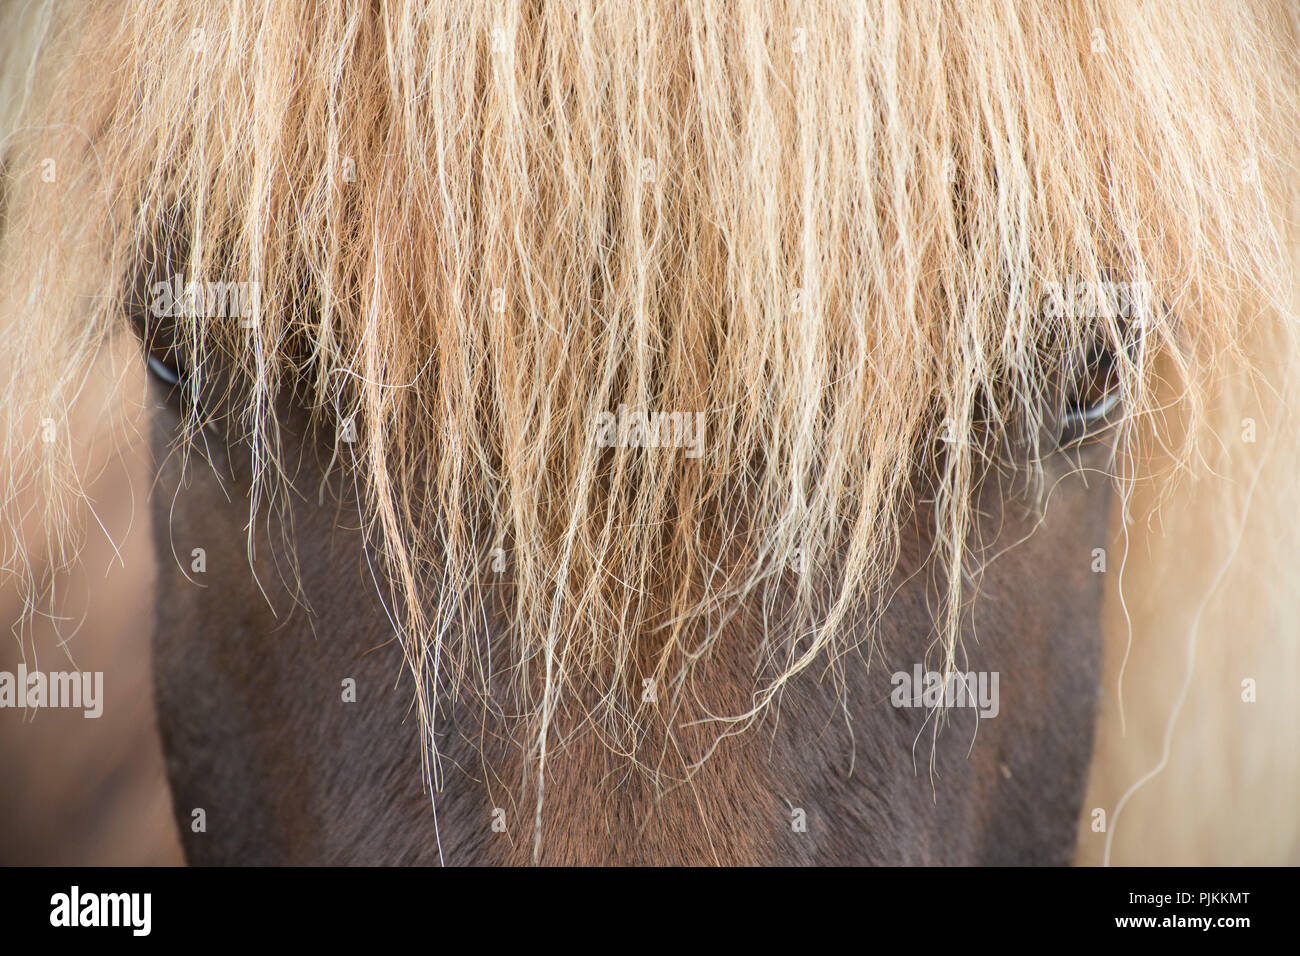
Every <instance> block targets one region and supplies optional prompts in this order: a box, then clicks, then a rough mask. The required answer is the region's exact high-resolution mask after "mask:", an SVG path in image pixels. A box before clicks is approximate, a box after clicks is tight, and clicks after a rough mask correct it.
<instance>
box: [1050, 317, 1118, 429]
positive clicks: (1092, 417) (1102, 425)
mask: <svg viewBox="0 0 1300 956" xmlns="http://www.w3.org/2000/svg"><path fill="white" fill-rule="evenodd" d="M1070 381H1071V383H1072V384H1071V386H1070V387H1069V389H1068V391H1067V394H1066V395H1065V406H1064V409H1063V412H1062V415H1061V439H1060V441H1061V444H1062V445H1063V446H1064V445H1071V444H1074V443H1076V442H1080V441H1084V440H1086V439H1088V438H1095V437H1096V436H1097V435H1098V434H1099V433H1100V432H1102V431H1104V430H1105V429H1106V427H1107V426H1108V425H1110V424H1111V421H1112V419H1113V417H1114V414H1115V412H1116V411H1117V410H1118V409H1119V407H1120V388H1119V373H1118V369H1117V368H1116V364H1115V355H1114V352H1112V351H1111V348H1110V346H1109V345H1108V344H1106V343H1104V342H1095V343H1093V344H1092V345H1090V346H1089V347H1088V349H1087V351H1086V353H1085V354H1084V356H1083V357H1082V361H1081V362H1080V363H1079V366H1078V368H1077V370H1076V371H1075V374H1073V375H1071V376H1070Z"/></svg>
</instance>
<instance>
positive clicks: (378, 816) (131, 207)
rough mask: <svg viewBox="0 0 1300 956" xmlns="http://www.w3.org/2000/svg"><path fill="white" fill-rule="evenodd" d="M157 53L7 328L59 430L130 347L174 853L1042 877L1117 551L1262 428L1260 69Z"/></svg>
mask: <svg viewBox="0 0 1300 956" xmlns="http://www.w3.org/2000/svg"><path fill="white" fill-rule="evenodd" d="M155 6H156V7H157V8H158V9H156V10H155V11H153V12H152V13H150V14H149V15H148V16H147V17H146V16H145V14H143V13H142V12H137V11H128V12H125V13H122V12H121V11H117V10H115V9H113V8H112V6H111V5H107V4H104V5H94V6H93V12H92V13H91V14H90V15H89V16H88V17H86V16H82V17H79V18H78V20H77V22H75V23H73V22H71V21H69V22H62V21H61V20H60V19H59V18H58V17H57V16H56V17H55V19H54V22H53V23H52V24H50V25H48V31H47V35H46V39H45V40H44V43H45V46H44V47H43V48H42V51H43V52H42V53H41V55H39V56H38V57H37V58H36V60H35V61H33V62H34V66H33V68H32V71H31V72H32V77H33V79H32V81H31V83H30V87H31V89H30V90H29V91H28V93H27V99H26V102H27V106H26V109H27V111H28V112H27V114H25V115H26V116H28V117H35V118H34V119H29V120H28V127H29V128H28V127H25V128H24V129H25V132H23V133H22V135H17V134H16V135H15V141H16V143H17V145H16V146H14V147H13V150H12V155H13V157H14V158H13V159H12V160H11V166H12V167H13V168H14V169H16V170H18V172H17V173H15V174H13V176H12V179H13V181H12V182H11V183H10V190H9V195H10V201H9V202H10V210H9V224H8V225H7V228H6V235H5V240H6V243H7V247H6V248H7V254H8V255H9V257H10V259H9V261H10V263H11V266H10V269H11V271H10V274H11V275H21V276H24V277H28V278H30V280H31V281H29V282H28V281H18V282H11V283H9V284H8V285H9V286H10V287H12V288H11V289H10V290H9V292H10V302H9V307H8V309H7V312H6V314H7V315H10V316H13V315H17V314H18V312H19V311H22V312H23V314H24V315H26V316H28V318H27V319H26V320H25V321H24V322H22V323H17V322H16V321H15V322H12V323H11V324H13V325H14V327H15V329H18V327H19V325H21V329H18V331H21V334H22V336H23V338H22V340H21V343H22V344H21V345H20V346H19V348H17V349H14V350H13V354H14V355H15V356H19V357H20V358H22V359H23V360H24V361H25V364H26V367H28V368H30V370H31V380H32V381H34V382H37V383H38V385H37V387H36V388H35V393H36V395H37V398H36V399H35V400H33V401H28V402H26V403H24V405H23V408H24V409H26V411H22V412H20V413H11V414H27V415H40V416H42V417H46V418H53V419H54V420H55V422H56V426H57V422H58V421H59V420H61V416H62V415H63V412H62V411H61V409H63V408H64V407H65V406H66V404H67V403H68V401H69V400H70V397H71V394H72V392H73V391H74V389H72V387H71V382H72V380H73V379H74V378H75V376H72V375H70V372H69V370H70V369H76V368H78V367H79V363H84V362H85V361H87V360H88V357H89V356H90V355H92V354H93V353H94V351H95V349H96V348H97V347H98V346H99V344H100V343H101V342H102V340H103V338H104V337H105V336H107V335H109V334H110V332H111V331H113V330H117V329H126V328H131V327H134V328H135V329H136V331H137V332H138V333H139V334H140V336H141V338H142V340H143V343H144V346H145V351H146V353H147V355H148V364H149V368H150V369H151V373H152V375H151V381H152V383H153V384H152V385H151V389H152V391H151V396H152V397H151V402H152V404H151V412H150V415H151V419H152V426H151V427H152V435H153V447H154V450H155V452H156V458H157V461H158V463H159V468H160V479H159V482H158V484H157V486H156V487H155V488H154V489H153V492H152V498H151V500H152V502H153V522H154V532H155V541H156V545H157V557H158V561H159V567H160V571H159V582H158V592H157V607H158V622H157V633H156V648H157V662H156V667H157V671H158V681H157V683H158V692H159V706H160V714H161V724H162V730H163V736H164V743H165V745H166V748H167V751H168V760H169V769H170V774H171V780H172V784H173V788H174V793H175V797H176V801H177V808H178V815H179V817H180V818H181V820H182V822H183V827H182V829H183V831H186V830H187V829H188V828H187V826H185V825H184V824H186V823H188V820H189V816H188V814H189V810H190V808H193V807H200V806H202V807H208V808H211V807H219V808H220V812H221V814H222V816H223V817H224V818H225V819H238V820H240V821H244V823H242V824H241V825H239V826H232V827H230V828H229V829H228V830H226V831H224V833H223V835H222V838H221V839H212V838H210V837H204V838H191V839H190V840H189V850H190V852H191V854H192V855H194V856H195V857H196V858H221V859H254V858H256V859H267V860H278V859H304V860H305V859H353V860H380V859H394V858H396V859H437V858H438V857H439V855H440V854H442V855H443V856H444V857H445V858H447V859H450V860H452V861H476V860H483V861H491V860H496V861H510V860H519V861H525V860H529V859H534V860H547V861H557V862H564V861H577V860H589V861H610V862H616V861H618V862H621V861H683V862H691V861H714V860H717V861H742V862H744V861H752V862H766V861H779V860H802V861H819V862H837V861H847V860H870V861H914V862H918V861H924V862H947V861H981V860H982V861H1055V862H1064V861H1067V860H1069V859H1070V858H1071V854H1072V852H1073V848H1074V842H1075V830H1076V821H1077V819H1078V817H1079V813H1080V810H1081V807H1082V805H1083V798H1084V791H1085V784H1086V781H1087V772H1088V767H1089V761H1090V758H1091V756H1092V753H1093V727H1094V725H1095V722H1096V713H1097V701H1098V695H1099V691H1100V688H1101V687H1102V679H1101V648H1102V645H1101V634H1102V631H1103V622H1104V617H1105V615H1106V614H1108V613H1112V612H1111V611H1108V608H1110V609H1113V608H1114V607H1115V606H1119V607H1121V609H1122V610H1124V611H1125V612H1126V611H1127V606H1126V605H1124V604H1123V603H1122V601H1121V603H1120V604H1118V605H1116V604H1114V603H1111V604H1108V603H1107V601H1108V599H1109V600H1110V601H1111V602H1114V601H1116V600H1117V597H1116V596H1117V594H1120V593H1121V592H1120V590H1119V589H1118V586H1117V584H1116V580H1117V578H1119V577H1120V576H1121V572H1122V569H1123V568H1124V566H1125V563H1126V561H1127V560H1128V555H1129V553H1130V544H1131V541H1132V538H1133V536H1134V535H1136V534H1137V533H1138V532H1137V531H1135V530H1134V529H1135V528H1137V527H1142V528H1143V529H1145V530H1144V531H1143V532H1142V533H1143V534H1145V533H1149V529H1150V528H1152V527H1154V525H1152V524H1151V521H1150V516H1151V514H1153V513H1154V508H1153V507H1152V508H1151V509H1148V510H1144V511H1142V513H1140V514H1137V515H1136V516H1135V515H1134V513H1133V508H1132V505H1133V503H1134V502H1142V503H1143V505H1144V507H1145V506H1146V504H1148V503H1149V502H1150V500H1151V499H1153V498H1158V497H1159V496H1160V495H1162V494H1166V493H1169V492H1170V490H1171V489H1174V488H1176V487H1177V485H1176V482H1175V479H1176V478H1177V477H1178V476H1179V475H1180V474H1182V473H1185V472H1186V473H1204V474H1210V473H1213V472H1215V471H1216V470H1219V471H1232V472H1233V473H1234V474H1237V475H1241V474H1245V473H1247V472H1249V474H1251V475H1254V474H1255V473H1256V471H1254V470H1252V469H1257V468H1258V467H1259V466H1258V461H1259V458H1258V456H1257V455H1256V452H1257V451H1258V449H1255V448H1250V449H1243V448H1240V447H1233V448H1227V450H1226V451H1225V448H1226V446H1225V441H1226V439H1225V438H1224V435H1225V434H1226V433H1225V425H1224V422H1225V421H1227V422H1229V423H1230V424H1231V428H1230V430H1229V431H1230V433H1231V434H1235V433H1236V431H1237V430H1238V428H1237V424H1236V421H1237V419H1236V417H1235V416H1238V415H1239V414H1240V413H1241V410H1242V409H1246V410H1251V409H1255V410H1256V416H1257V417H1259V418H1260V419H1264V418H1266V417H1268V416H1270V415H1272V414H1273V412H1274V411H1276V410H1277V409H1279V408H1285V407H1287V404H1286V401H1285V399H1284V400H1283V401H1282V402H1280V403H1278V402H1276V401H1275V399H1269V400H1268V401H1266V402H1264V404H1262V405H1261V404H1260V398H1259V396H1260V394H1261V389H1259V388H1258V387H1257V385H1258V383H1259V382H1260V381H1266V382H1271V383H1273V384H1276V383H1278V382H1280V381H1282V380H1283V379H1284V377H1285V376H1283V375H1281V374H1280V373H1279V372H1278V369H1279V368H1280V367H1282V366H1285V365H1286V364H1287V362H1288V361H1289V357H1290V356H1291V355H1292V354H1293V352H1294V341H1293V334H1292V331H1291V327H1290V325H1289V314H1290V313H1289V309H1290V302H1289V298H1290V295H1291V285H1290V278H1289V271H1288V269H1289V263H1288V260H1287V256H1286V254H1285V251H1284V250H1285V249H1286V248H1287V245H1288V243H1289V242H1290V232H1289V227H1288V226H1287V225H1286V224H1285V223H1283V222H1281V221H1280V219H1279V216H1278V211H1279V210H1281V209H1284V208H1285V204H1286V202H1287V201H1288V199H1289V198H1290V197H1291V195H1292V193H1291V182H1290V174H1291V166H1290V164H1291V162H1292V161H1293V156H1292V153H1293V151H1294V150H1295V149H1296V143H1297V138H1296V136H1295V132H1296V122H1295V112H1294V111H1295V108H1296V105H1297V93H1298V92H1300V86H1298V85H1297V84H1298V82H1300V73H1298V72H1297V69H1296V63H1295V61H1294V54H1293V52H1292V51H1293V50H1294V40H1295V39H1296V36H1295V34H1296V32H1297V27H1296V24H1295V23H1293V22H1292V21H1291V20H1289V19H1287V18H1286V17H1283V16H1281V15H1275V14H1273V13H1271V12H1270V13H1259V12H1253V11H1246V10H1237V9H1230V10H1224V9H1218V8H1217V7H1211V8H1207V9H1206V10H1205V11H1203V17H1204V19H1203V21H1201V22H1197V23H1193V22H1192V21H1191V18H1190V17H1186V16H1185V15H1184V13H1183V12H1181V11H1175V10H1161V9H1153V8H1150V7H1149V6H1146V7H1142V8H1140V9H1139V8H1137V7H1134V8H1133V9H1131V10H1130V9H1127V8H1119V7H1117V8H1114V9H1111V10H1107V11H1098V12H1096V13H1095V14H1088V15H1086V16H1085V15H1084V14H1082V13H1075V12H1068V11H1063V10H1061V9H1059V7H1058V5H1055V4H1044V5H1043V6H1042V7H1041V8H1038V7H1032V8H1030V9H1026V10H1017V11H1016V12H1015V14H1014V15H1012V14H1011V13H1009V12H1008V11H1007V10H1005V9H1003V8H1001V7H988V8H984V7H978V6H977V7H972V8H963V9H961V10H958V11H951V10H949V11H945V10H942V9H941V8H939V7H938V6H937V5H936V6H934V7H930V6H927V5H924V4H922V5H917V4H912V3H902V4H899V5H897V6H896V7H895V6H893V5H890V4H886V5H885V6H884V7H880V8H876V9H868V8H865V7H863V6H862V5H857V4H835V3H827V4H814V5H813V7H815V9H813V8H811V7H810V8H799V9H798V10H789V11H787V10H785V9H784V8H778V7H777V6H765V5H751V6H746V7H745V8H744V9H743V10H739V11H734V10H729V9H724V7H725V5H720V4H715V3H713V2H712V0H692V2H690V3H685V4H682V5H680V6H679V7H674V8H673V10H672V11H668V10H666V9H662V8H660V7H659V6H657V5H650V6H649V7H647V8H644V9H642V8H625V7H621V6H620V7H617V9H615V8H610V7H599V6H597V7H589V6H587V5H584V4H577V5H574V6H573V7H572V9H569V8H568V7H565V6H564V5H557V6H552V5H542V6H540V7H534V6H530V5H525V6H523V7H520V8H518V9H515V8H513V7H512V8H510V10H509V11H507V12H506V13H503V14H500V15H499V16H498V15H496V14H489V13H487V12H485V11H480V10H474V9H465V8H464V7H463V5H460V4H455V3H447V4H442V3H427V4H414V5H408V6H405V7H403V8H402V9H401V11H393V10H388V9H382V10H371V9H369V8H366V9H362V8H354V7H353V6H351V5H347V4H334V3H326V4H323V5H320V4H318V5H317V6H316V7H315V8H313V9H312V11H311V12H310V14H308V13H306V12H304V11H302V10H291V9H289V8H287V7H285V8H281V7H270V6H265V5H262V4H259V3H253V2H248V3H244V2H239V3H233V4H225V5H221V6H220V7H216V8H211V9H209V8H206V7H204V6H203V5H201V4H194V3H192V2H183V0H168V2H164V3H161V4H157V5H155ZM416 8H418V12H417V9H416ZM160 23H161V24H165V25H166V29H168V30H170V31H172V32H173V33H174V34H175V36H176V37H177V38H179V40H178V41H177V42H179V43H188V44H189V45H190V51H189V53H188V54H187V56H186V57H184V58H180V57H174V56H171V55H163V56H159V55H157V52H156V50H155V49H154V41H153V39H152V37H153V36H154V35H155V32H154V31H156V30H157V29H159V24H160ZM104 37H107V38H108V39H104ZM46 156H50V157H54V158H55V159H54V161H55V163H56V169H57V173H56V178H55V180H53V181H50V182H43V181H42V175H43V173H42V170H43V169H44V170H47V171H48V167H45V166H43V165H42V158H43V157H46ZM47 186H49V187H51V188H46V187H47ZM15 224H16V225H15ZM15 236H18V237H20V238H18V239H14V238H13V237H15ZM73 264H75V267H74V266H73ZM35 316H40V317H42V318H41V320H40V321H34V318H33V317H35ZM15 334H17V332H16V333H15ZM1270 376H1272V377H1270ZM1269 402H1273V404H1269ZM1252 403H1254V404H1252ZM38 406H39V408H38ZM32 409H37V410H36V411H32ZM40 409H45V410H46V411H44V412H42V411H40ZM1270 410H1272V411H1270ZM17 420H18V419H17V418H15V419H14V421H17ZM1272 420H1273V421H1281V419H1280V418H1275V419H1272ZM15 427H17V426H15ZM56 430H57V429H56ZM1209 436H1216V437H1217V441H1211V440H1207V439H1208V437H1209ZM1278 441H1279V440H1277V439H1276V430H1275V432H1274V440H1272V441H1270V442H1266V443H1265V444H1266V445H1267V447H1268V449H1269V450H1275V446H1276V445H1277V444H1278ZM32 444H33V447H35V444H36V439H32ZM1251 444H1252V445H1253V444H1256V443H1255V442H1253V440H1252V442H1251ZM59 455H60V452H59V450H58V448H57V447H56V448H55V449H49V448H45V449H44V450H43V451H42V454H41V455H38V456H35V458H36V459H39V460H38V463H37V465H36V466H34V470H33V472H32V474H34V475H48V474H54V473H55V472H54V470H53V469H54V468H55V467H56V466H58V465H59V464H60V462H59V461H58V460H57V459H58V457H59ZM42 456H43V457H42ZM1225 456H1226V460H1227V461H1228V462H1229V465H1230V467H1221V466H1223V465H1224V461H1225ZM1244 484H1245V485H1248V486H1250V487H1253V481H1247V482H1245V483H1244ZM1240 487H1242V484H1238V485H1237V488H1240ZM52 500H53V501H54V503H53V504H51V510H52V511H53V510H56V509H57V508H58V507H60V500H59V499H58V496H57V495H54V496H52ZM1229 504H1230V502H1229V498H1228V497H1227V496H1225V498H1224V499H1223V508H1222V510H1223V513H1224V514H1234V515H1235V514H1236V512H1235V511H1232V508H1231V507H1230V506H1229ZM1228 523H1229V524H1231V522H1228ZM1203 530H1204V534H1205V537H1206V538H1207V539H1209V538H1212V537H1215V535H1216V534H1217V532H1218V525H1217V524H1216V523H1215V522H1213V521H1210V520H1207V522H1206V527H1205V528H1204V529H1203ZM1233 533H1234V532H1233V531H1232V529H1231V528H1229V529H1228V533H1227V534H1226V535H1224V540H1225V541H1226V542H1227V543H1228V544H1229V545H1230V547H1228V550H1229V551H1231V550H1232V549H1233V548H1235V545H1232V536H1233ZM1198 623H1199V621H1198ZM399 675H400V679H399ZM422 781H423V782H424V783H425V784H426V785H429V786H430V788H431V792H432V794H433V803H434V806H435V808H436V817H437V825H436V827H435V826H434V823H433V819H432V815H431V814H430V813H429V810H428V806H427V804H428V802H429V799H428V795H427V794H422V793H421V782H422ZM209 812H211V811H209ZM435 833H436V835H437V839H434V838H433V837H431V834H435Z"/></svg>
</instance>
